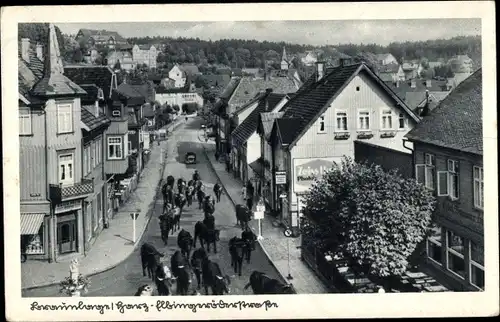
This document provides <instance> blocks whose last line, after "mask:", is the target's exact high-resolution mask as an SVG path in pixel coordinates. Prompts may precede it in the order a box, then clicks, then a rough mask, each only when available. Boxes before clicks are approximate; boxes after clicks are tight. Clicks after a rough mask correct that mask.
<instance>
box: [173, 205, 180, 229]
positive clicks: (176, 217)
mask: <svg viewBox="0 0 500 322" xmlns="http://www.w3.org/2000/svg"><path fill="white" fill-rule="evenodd" d="M172 218H173V220H172V231H173V232H174V233H175V232H176V231H177V230H178V229H181V210H180V209H179V208H177V207H176V208H174V209H172Z"/></svg>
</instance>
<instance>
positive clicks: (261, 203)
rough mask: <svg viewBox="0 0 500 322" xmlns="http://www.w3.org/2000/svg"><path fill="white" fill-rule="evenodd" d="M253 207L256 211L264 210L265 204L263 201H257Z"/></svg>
mask: <svg viewBox="0 0 500 322" xmlns="http://www.w3.org/2000/svg"><path fill="white" fill-rule="evenodd" d="M255 209H256V210H257V211H258V212H264V211H266V205H264V203H263V202H259V203H258V204H257V206H256V207H255Z"/></svg>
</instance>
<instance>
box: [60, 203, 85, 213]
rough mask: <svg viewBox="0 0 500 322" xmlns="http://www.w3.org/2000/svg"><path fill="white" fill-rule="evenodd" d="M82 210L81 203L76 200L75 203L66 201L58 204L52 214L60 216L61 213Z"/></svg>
mask: <svg viewBox="0 0 500 322" xmlns="http://www.w3.org/2000/svg"><path fill="white" fill-rule="evenodd" d="M81 208H82V203H81V202H80V201H79V200H77V201H66V202H63V203H60V204H58V205H57V206H56V207H55V209H54V213H56V214H60V213H62V212H68V211H73V210H78V209H81Z"/></svg>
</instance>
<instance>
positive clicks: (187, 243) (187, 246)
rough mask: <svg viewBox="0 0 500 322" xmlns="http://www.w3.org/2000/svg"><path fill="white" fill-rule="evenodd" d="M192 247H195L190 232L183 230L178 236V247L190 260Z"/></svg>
mask: <svg viewBox="0 0 500 322" xmlns="http://www.w3.org/2000/svg"><path fill="white" fill-rule="evenodd" d="M192 245H193V237H192V236H191V234H190V233H189V232H188V231H186V230H184V228H183V229H182V230H181V231H180V232H179V235H177V246H179V248H180V249H181V253H182V255H184V257H186V259H187V258H189V254H190V253H191V247H192Z"/></svg>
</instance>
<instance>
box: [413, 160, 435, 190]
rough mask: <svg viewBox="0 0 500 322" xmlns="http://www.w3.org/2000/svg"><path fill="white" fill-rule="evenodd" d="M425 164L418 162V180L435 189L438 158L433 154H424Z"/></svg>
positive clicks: (428, 187) (430, 188)
mask: <svg viewBox="0 0 500 322" xmlns="http://www.w3.org/2000/svg"><path fill="white" fill-rule="evenodd" d="M424 160H425V161H424V164H417V165H416V166H415V168H416V171H415V172H416V175H417V182H418V183H420V184H424V185H425V187H426V188H427V189H429V190H434V171H435V165H436V159H435V157H434V155H433V154H429V153H425V154H424Z"/></svg>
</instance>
